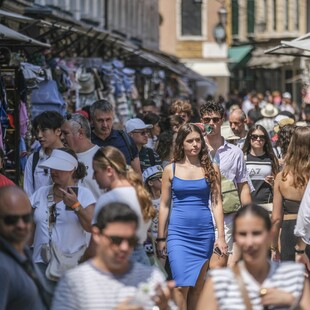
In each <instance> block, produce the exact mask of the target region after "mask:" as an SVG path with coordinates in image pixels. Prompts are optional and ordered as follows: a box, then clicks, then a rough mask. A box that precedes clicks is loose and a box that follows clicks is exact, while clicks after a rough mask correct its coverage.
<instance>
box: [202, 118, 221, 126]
mask: <svg viewBox="0 0 310 310" xmlns="http://www.w3.org/2000/svg"><path fill="white" fill-rule="evenodd" d="M202 120H203V122H204V123H206V124H209V123H210V122H211V121H212V122H213V124H216V123H218V122H219V121H220V120H221V118H220V117H203V118H202Z"/></svg>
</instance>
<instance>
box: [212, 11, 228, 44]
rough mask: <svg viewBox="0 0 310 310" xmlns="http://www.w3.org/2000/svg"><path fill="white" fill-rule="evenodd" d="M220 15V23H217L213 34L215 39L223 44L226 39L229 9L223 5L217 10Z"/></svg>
mask: <svg viewBox="0 0 310 310" xmlns="http://www.w3.org/2000/svg"><path fill="white" fill-rule="evenodd" d="M217 14H218V17H219V23H217V24H216V25H215V27H214V28H213V36H214V39H215V41H216V42H217V43H218V44H219V45H221V44H223V43H224V42H225V40H226V29H225V26H226V22H227V11H226V9H225V8H224V7H221V8H220V9H219V10H218V11H217Z"/></svg>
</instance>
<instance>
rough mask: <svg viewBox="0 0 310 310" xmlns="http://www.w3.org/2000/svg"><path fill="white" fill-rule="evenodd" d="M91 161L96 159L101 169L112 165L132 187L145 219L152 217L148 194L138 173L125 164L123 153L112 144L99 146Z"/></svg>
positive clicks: (153, 210)
mask: <svg viewBox="0 0 310 310" xmlns="http://www.w3.org/2000/svg"><path fill="white" fill-rule="evenodd" d="M93 161H96V162H97V163H98V165H99V167H100V168H101V169H106V168H107V167H108V166H110V167H112V168H113V169H114V170H115V172H116V173H117V175H118V176H119V177H121V178H125V179H126V180H127V181H128V182H129V183H130V185H131V186H132V187H134V189H135V191H136V194H137V197H138V200H139V203H140V208H141V211H142V215H143V219H144V220H145V221H147V220H149V219H152V218H154V217H155V215H156V210H155V208H154V207H153V204H152V201H151V197H150V194H149V193H148V191H147V190H146V189H145V188H144V185H143V183H142V180H141V178H140V177H139V175H138V174H137V173H136V172H135V171H134V170H133V169H132V168H131V167H129V166H127V164H126V160H125V157H124V155H123V153H122V152H121V151H120V150H118V149H117V148H115V147H113V146H105V147H101V148H100V149H99V150H98V151H97V152H96V153H95V155H94V158H93Z"/></svg>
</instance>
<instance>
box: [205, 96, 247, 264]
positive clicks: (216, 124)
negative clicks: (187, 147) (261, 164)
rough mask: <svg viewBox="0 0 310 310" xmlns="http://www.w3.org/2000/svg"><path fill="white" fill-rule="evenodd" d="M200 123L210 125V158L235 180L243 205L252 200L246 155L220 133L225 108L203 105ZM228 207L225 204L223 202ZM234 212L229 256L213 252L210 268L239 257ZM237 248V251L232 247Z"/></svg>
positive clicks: (227, 223) (228, 219)
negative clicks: (234, 232) (235, 244)
mask: <svg viewBox="0 0 310 310" xmlns="http://www.w3.org/2000/svg"><path fill="white" fill-rule="evenodd" d="M200 116H201V122H202V123H204V124H205V125H208V128H210V130H208V134H206V135H205V141H206V143H207V145H208V149H209V154H210V156H211V158H212V159H213V160H214V162H216V163H217V164H218V165H219V168H220V172H221V175H222V179H223V177H225V178H226V179H227V180H230V181H232V182H233V184H234V185H235V186H234V187H236V189H237V191H238V194H239V198H240V202H241V205H242V206H245V205H248V204H250V203H251V194H250V187H249V184H248V181H249V177H248V174H247V170H246V165H245V161H244V156H243V153H242V151H241V149H240V148H239V147H237V146H235V145H233V144H230V143H227V141H225V139H224V138H223V137H222V135H221V126H222V124H223V122H224V108H223V107H222V105H220V104H217V103H216V102H214V101H207V102H206V103H204V104H203V105H202V106H201V107H200ZM223 209H224V210H225V203H223ZM233 218H234V212H232V213H227V214H224V228H225V239H226V243H227V245H228V253H232V255H229V261H228V256H226V255H217V254H215V253H214V254H213V255H212V257H211V261H210V268H219V267H224V266H226V265H227V263H229V264H231V265H233V264H234V263H235V262H236V260H237V259H238V253H237V250H235V246H234V247H233V239H232V224H233ZM233 248H234V250H235V251H234V250H233Z"/></svg>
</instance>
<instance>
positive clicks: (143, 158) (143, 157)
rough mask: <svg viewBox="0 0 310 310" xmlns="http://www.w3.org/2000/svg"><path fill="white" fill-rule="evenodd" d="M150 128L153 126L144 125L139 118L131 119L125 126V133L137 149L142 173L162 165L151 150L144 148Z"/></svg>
mask: <svg viewBox="0 0 310 310" xmlns="http://www.w3.org/2000/svg"><path fill="white" fill-rule="evenodd" d="M151 128H153V125H149V124H148V125H146V124H145V123H144V122H143V120H141V119H140V118H132V119H130V120H128V121H127V122H126V124H125V129H126V132H127V133H128V135H129V136H130V137H131V138H132V139H133V141H134V142H135V144H136V146H137V148H138V151H139V159H140V166H141V171H142V172H143V171H144V170H145V169H147V168H149V167H152V166H156V165H159V166H161V165H162V161H161V159H160V157H159V155H158V154H157V153H156V152H155V151H154V150H153V149H151V148H149V147H146V144H147V142H148V138H149V130H150V129H151Z"/></svg>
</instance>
